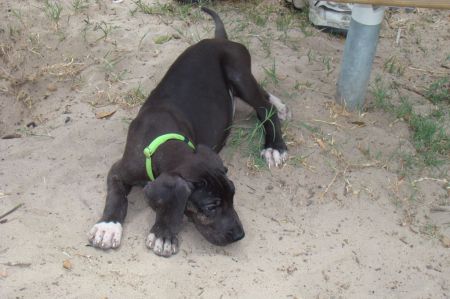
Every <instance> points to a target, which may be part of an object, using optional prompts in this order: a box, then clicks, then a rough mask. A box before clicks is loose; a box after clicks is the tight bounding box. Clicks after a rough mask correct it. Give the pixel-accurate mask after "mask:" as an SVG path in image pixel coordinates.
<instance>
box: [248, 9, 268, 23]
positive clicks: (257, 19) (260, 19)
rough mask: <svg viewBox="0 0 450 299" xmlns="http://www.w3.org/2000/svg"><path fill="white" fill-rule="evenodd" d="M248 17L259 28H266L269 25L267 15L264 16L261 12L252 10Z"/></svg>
mask: <svg viewBox="0 0 450 299" xmlns="http://www.w3.org/2000/svg"><path fill="white" fill-rule="evenodd" d="M248 17H249V18H250V20H251V21H252V22H253V23H254V24H255V25H257V26H259V27H264V26H266V24H267V21H268V16H267V15H263V14H262V13H261V12H260V11H258V10H250V11H249V12H248Z"/></svg>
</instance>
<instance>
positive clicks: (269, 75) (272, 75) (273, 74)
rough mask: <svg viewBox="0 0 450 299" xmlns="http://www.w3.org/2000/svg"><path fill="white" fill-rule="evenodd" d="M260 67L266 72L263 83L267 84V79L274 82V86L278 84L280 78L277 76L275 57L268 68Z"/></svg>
mask: <svg viewBox="0 0 450 299" xmlns="http://www.w3.org/2000/svg"><path fill="white" fill-rule="evenodd" d="M262 68H263V70H264V73H265V74H266V76H265V78H264V84H263V85H267V82H268V81H269V82H270V83H272V84H274V85H275V86H278V84H279V83H280V79H279V78H278V76H277V70H276V65H275V59H274V60H273V64H272V66H271V67H270V68H266V67H264V66H263V67H262Z"/></svg>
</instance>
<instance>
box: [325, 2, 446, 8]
mask: <svg viewBox="0 0 450 299" xmlns="http://www.w3.org/2000/svg"><path fill="white" fill-rule="evenodd" d="M328 1H333V2H339V3H360V4H373V5H383V6H402V7H421V8H437V9H450V1H448V0H328Z"/></svg>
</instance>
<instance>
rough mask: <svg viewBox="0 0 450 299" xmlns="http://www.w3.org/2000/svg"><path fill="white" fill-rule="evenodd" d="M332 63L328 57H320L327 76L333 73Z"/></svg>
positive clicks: (331, 59)
mask: <svg viewBox="0 0 450 299" xmlns="http://www.w3.org/2000/svg"><path fill="white" fill-rule="evenodd" d="M332 62H333V58H332V57H329V56H324V57H322V63H323V64H324V65H325V69H326V71H327V76H328V75H330V73H331V72H332V71H333V68H332V66H331V63H332Z"/></svg>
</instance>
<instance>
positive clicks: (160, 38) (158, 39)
mask: <svg viewBox="0 0 450 299" xmlns="http://www.w3.org/2000/svg"><path fill="white" fill-rule="evenodd" d="M171 39H172V36H171V35H160V36H157V37H155V38H154V39H153V41H154V42H155V44H157V45H161V44H164V43H167V42H168V41H170V40H171Z"/></svg>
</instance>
